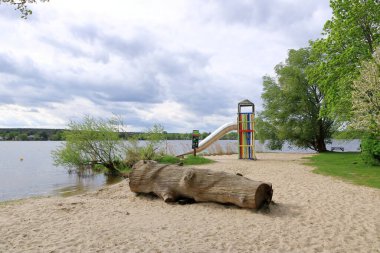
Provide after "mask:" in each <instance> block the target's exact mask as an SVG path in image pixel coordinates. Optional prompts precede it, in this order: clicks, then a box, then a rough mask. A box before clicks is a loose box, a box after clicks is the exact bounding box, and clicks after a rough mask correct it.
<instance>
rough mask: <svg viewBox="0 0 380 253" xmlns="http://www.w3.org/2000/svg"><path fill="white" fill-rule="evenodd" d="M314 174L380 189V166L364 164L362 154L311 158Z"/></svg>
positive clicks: (318, 155) (338, 154) (325, 154)
mask: <svg viewBox="0 0 380 253" xmlns="http://www.w3.org/2000/svg"><path fill="white" fill-rule="evenodd" d="M308 160H310V161H309V162H307V163H306V164H307V165H312V166H315V167H317V168H316V169H315V170H313V172H314V173H317V174H322V175H328V176H334V177H339V178H341V179H344V180H348V181H350V182H352V183H354V184H358V185H366V186H370V187H374V188H378V189H380V166H373V165H369V164H366V163H364V161H363V160H362V158H361V156H360V153H348V152H347V153H334V152H331V153H330V152H328V153H321V154H317V155H315V156H312V157H309V158H308Z"/></svg>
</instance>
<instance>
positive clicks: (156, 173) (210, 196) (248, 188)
mask: <svg viewBox="0 0 380 253" xmlns="http://www.w3.org/2000/svg"><path fill="white" fill-rule="evenodd" d="M129 187H130V188H131V191H133V192H137V193H154V194H156V195H157V196H159V197H161V198H162V199H163V200H164V201H165V202H173V201H177V200H179V199H181V198H190V199H194V200H195V201H196V202H208V201H211V202H218V203H226V204H227V203H228V204H235V205H237V206H240V207H243V208H253V209H258V208H260V207H261V206H263V205H264V204H269V203H270V201H271V199H272V194H273V190H272V185H271V184H269V183H263V182H258V181H253V180H251V179H248V178H245V177H242V176H239V175H234V174H229V173H226V172H220V171H212V170H208V169H195V168H189V167H181V166H178V165H162V164H158V163H157V162H155V161H139V162H138V163H136V164H135V165H134V166H133V169H132V172H131V173H130V174H129Z"/></svg>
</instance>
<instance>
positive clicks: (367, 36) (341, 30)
mask: <svg viewBox="0 0 380 253" xmlns="http://www.w3.org/2000/svg"><path fill="white" fill-rule="evenodd" d="M330 6H331V8H332V11H333V16H332V18H331V19H330V20H328V21H327V22H326V23H325V25H324V29H323V35H324V36H325V37H324V38H322V39H318V40H316V41H314V42H311V44H312V58H313V61H315V62H316V64H315V65H313V66H312V67H311V68H308V71H307V72H308V79H309V80H310V81H311V82H313V83H318V85H319V87H320V89H321V90H323V92H324V93H325V95H326V97H325V99H326V100H327V102H328V103H327V104H328V105H329V106H328V107H326V108H325V109H324V113H328V114H333V115H335V116H338V117H339V118H340V119H341V120H342V121H346V120H348V119H349V116H350V110H351V102H352V101H351V91H352V85H353V81H354V80H355V79H356V78H357V77H358V75H359V71H360V65H361V62H362V61H364V60H368V59H370V58H372V54H373V52H374V50H375V48H376V47H377V46H379V45H380V1H378V0H330Z"/></svg>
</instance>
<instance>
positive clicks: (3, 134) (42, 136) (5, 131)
mask: <svg viewBox="0 0 380 253" xmlns="http://www.w3.org/2000/svg"><path fill="white" fill-rule="evenodd" d="M65 131H70V130H67V129H44V128H0V141H64V140H65V137H64V132H65ZM210 134H211V133H210V132H202V133H201V135H200V139H205V138H206V137H207V136H208V135H210ZM118 135H119V137H120V139H122V140H128V139H130V138H134V137H135V136H138V139H139V140H146V139H147V138H146V136H145V133H144V132H119V133H118ZM164 138H165V139H166V140H191V139H192V133H168V132H166V131H164ZM237 138H238V136H237V132H230V133H228V134H226V135H225V136H223V137H222V138H221V139H222V140H237Z"/></svg>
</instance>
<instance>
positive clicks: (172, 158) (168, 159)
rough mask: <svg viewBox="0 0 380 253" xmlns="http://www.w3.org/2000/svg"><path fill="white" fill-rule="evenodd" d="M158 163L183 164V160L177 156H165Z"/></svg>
mask: <svg viewBox="0 0 380 253" xmlns="http://www.w3.org/2000/svg"><path fill="white" fill-rule="evenodd" d="M156 161H157V162H159V163H164V164H175V163H179V162H181V159H179V158H178V157H176V156H171V155H163V156H161V157H159V158H158V159H157V160H156Z"/></svg>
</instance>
